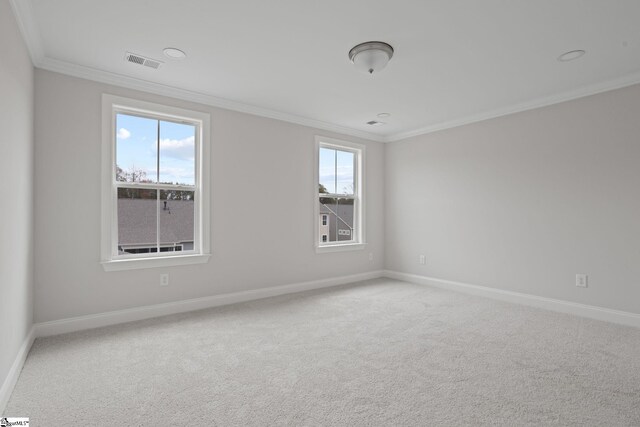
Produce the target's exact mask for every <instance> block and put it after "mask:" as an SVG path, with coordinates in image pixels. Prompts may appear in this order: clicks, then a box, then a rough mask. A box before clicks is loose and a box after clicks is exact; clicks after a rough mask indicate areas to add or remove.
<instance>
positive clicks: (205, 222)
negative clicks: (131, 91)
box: [100, 94, 211, 271]
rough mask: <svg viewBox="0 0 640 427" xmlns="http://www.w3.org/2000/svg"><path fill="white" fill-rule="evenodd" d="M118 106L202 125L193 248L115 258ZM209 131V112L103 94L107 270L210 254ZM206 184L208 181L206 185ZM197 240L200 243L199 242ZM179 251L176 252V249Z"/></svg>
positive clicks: (201, 259)
mask: <svg viewBox="0 0 640 427" xmlns="http://www.w3.org/2000/svg"><path fill="white" fill-rule="evenodd" d="M117 110H125V112H126V111H130V112H139V113H143V114H150V115H153V116H156V117H160V118H161V117H162V116H163V115H164V116H166V117H167V119H173V120H175V119H176V118H184V119H185V120H188V121H194V120H195V121H197V122H199V125H200V135H199V138H198V140H199V144H197V150H198V154H197V156H196V159H197V161H196V176H197V177H198V182H197V184H196V187H197V189H196V200H195V204H194V208H195V209H196V210H197V212H198V217H197V221H196V222H195V224H194V233H195V235H194V245H196V244H197V246H198V247H196V246H194V252H188V253H186V254H184V253H183V252H177V253H180V255H171V254H172V252H158V253H157V254H154V255H152V256H151V255H148V254H145V255H147V256H144V257H119V258H114V255H116V252H115V251H117V243H118V224H117V203H116V199H117V193H116V187H115V185H114V182H115V167H114V162H115V137H116V136H115V132H116V129H115V128H116V123H115V113H116V111H117ZM210 135H211V118H210V116H209V114H206V113H202V112H198V111H191V110H185V109H182V108H177V107H171V106H167V105H162V104H155V103H152V102H146V101H139V100H136V99H129V98H123V97H119V96H114V95H109V94H103V95H102V226H101V237H102V239H101V250H100V253H101V264H102V267H103V268H104V270H105V271H119V270H134V269H139V268H153V267H170V266H175V265H187V264H203V263H206V262H207V261H209V258H210V257H211V228H210V227H211V225H210V224H211V221H210V218H211V203H210V193H211V187H210V183H211V180H210V172H209V171H210V163H211V157H210V154H209V153H210V151H209V150H210V141H209V140H210ZM203 184H206V185H203ZM196 242H197V243H196ZM173 253H176V252H173Z"/></svg>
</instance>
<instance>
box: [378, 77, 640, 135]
mask: <svg viewBox="0 0 640 427" xmlns="http://www.w3.org/2000/svg"><path fill="white" fill-rule="evenodd" d="M638 83H640V73H634V74H630V75H627V76H624V77H620V78H617V79H613V80H608V81H606V82H601V83H596V84H592V85H588V86H583V87H581V88H578V89H572V90H569V91H566V92H562V93H558V94H554V95H551V96H547V97H542V98H537V99H534V100H531V101H526V102H522V103H519V104H514V105H510V106H507V107H503V108H497V109H495V110H491V111H486V112H483V113H478V114H473V115H470V116H466V117H461V118H459V119H454V120H449V121H446V122H441V123H435V124H432V125H428V126H424V127H420V128H418V129H414V130H411V131H407V132H400V133H396V134H394V135H390V136H388V137H387V138H385V142H396V141H404V140H406V139H409V138H412V137H415V136H420V135H426V134H429V133H433V132H437V131H441V130H445V129H451V128H455V127H458V126H464V125H468V124H471V123H477V122H482V121H485V120H490V119H495V118H498V117H503V116H508V115H510V114H515V113H521V112H523V111H528V110H534V109H536V108H542V107H547V106H549V105H554V104H560V103H563V102H567V101H572V100H574V99H579V98H584V97H586V96H591V95H596V94H598V93H603V92H609V91H612V90H616V89H621V88H624V87H627V86H632V85H635V84H638Z"/></svg>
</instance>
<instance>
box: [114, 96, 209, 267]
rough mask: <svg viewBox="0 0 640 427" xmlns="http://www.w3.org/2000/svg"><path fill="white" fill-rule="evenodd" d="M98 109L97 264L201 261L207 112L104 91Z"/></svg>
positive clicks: (205, 242) (205, 246)
mask: <svg viewBox="0 0 640 427" xmlns="http://www.w3.org/2000/svg"><path fill="white" fill-rule="evenodd" d="M103 109H105V110H106V111H105V112H104V116H103V117H104V119H103V120H104V122H105V123H104V124H103V125H104V126H105V128H107V129H106V130H105V132H104V134H105V149H104V150H103V157H104V158H103V169H104V171H103V177H104V178H103V179H104V180H105V182H104V183H103V218H104V220H103V244H102V245H103V255H102V257H103V265H104V266H105V269H106V270H112V269H114V270H115V269H129V268H143V267H149V266H155V265H163V266H165V265H176V264H190V263H199V262H206V260H207V259H208V252H209V233H208V229H209V226H208V218H209V209H208V206H209V203H208V197H207V195H208V193H209V191H208V189H207V188H205V187H206V185H207V183H208V178H207V177H208V169H209V163H208V156H207V154H206V153H208V149H207V146H208V129H209V118H208V117H209V116H208V115H206V114H203V113H198V112H193V111H187V110H182V109H175V108H172V107H166V106H163V105H158V104H151V103H145V102H140V101H135V100H128V99H124V98H118V97H112V96H109V95H105V96H104V97H103ZM107 114H108V116H107ZM107 117H108V120H107ZM189 256H191V257H189ZM150 260H152V262H151V263H149V262H148V261H150Z"/></svg>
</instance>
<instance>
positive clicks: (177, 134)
mask: <svg viewBox="0 0 640 427" xmlns="http://www.w3.org/2000/svg"><path fill="white" fill-rule="evenodd" d="M195 131H196V128H195V126H192V125H187V124H182V123H172V122H165V121H160V176H159V178H160V182H166V183H174V184H175V183H179V184H186V185H194V184H195ZM116 132H117V133H116V142H117V145H116V158H117V164H118V166H120V167H121V168H122V169H124V170H125V171H127V170H130V169H132V168H135V169H136V170H140V169H142V170H144V171H145V172H146V173H147V179H149V180H150V181H152V182H157V180H158V172H157V170H158V168H157V160H158V159H157V157H158V122H157V120H154V119H147V118H143V117H136V116H129V115H126V114H118V115H117V116H116Z"/></svg>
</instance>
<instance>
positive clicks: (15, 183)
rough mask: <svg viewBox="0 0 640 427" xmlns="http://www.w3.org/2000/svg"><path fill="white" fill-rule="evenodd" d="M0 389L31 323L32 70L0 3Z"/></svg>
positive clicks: (6, 5) (5, 3) (13, 23)
mask: <svg viewBox="0 0 640 427" xmlns="http://www.w3.org/2000/svg"><path fill="white" fill-rule="evenodd" d="M0 58H2V59H1V60H0V129H1V132H0V182H2V183H3V188H2V198H1V201H0V239H1V240H0V242H1V244H0V306H1V307H0V385H1V384H2V382H3V381H4V380H5V378H6V377H7V373H8V372H9V369H10V367H11V365H12V364H13V361H14V360H15V357H16V355H17V353H18V350H19V349H20V346H21V345H22V343H23V342H24V339H25V337H26V336H27V334H28V332H29V330H30V329H31V325H32V322H33V274H32V271H33V67H32V65H31V60H30V59H29V55H28V53H27V49H26V46H25V44H24V42H23V40H22V36H21V34H20V31H19V29H18V26H17V24H16V20H15V19H14V16H13V12H12V10H11V7H10V6H9V2H8V1H4V0H2V1H0Z"/></svg>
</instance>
